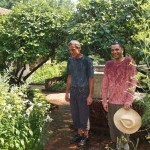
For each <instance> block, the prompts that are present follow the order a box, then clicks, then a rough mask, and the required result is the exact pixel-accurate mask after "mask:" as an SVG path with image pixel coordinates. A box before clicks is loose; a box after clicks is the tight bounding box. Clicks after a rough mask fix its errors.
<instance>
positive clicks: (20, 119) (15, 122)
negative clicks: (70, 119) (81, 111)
mask: <svg viewBox="0 0 150 150" xmlns="http://www.w3.org/2000/svg"><path fill="white" fill-rule="evenodd" d="M7 81H8V77H7V76H6V75H4V76H1V75H0V111H1V114H0V149H5V150H17V149H18V150H27V149H30V150H31V149H32V150H38V149H41V148H42V147H43V144H41V143H43V141H42V138H41V137H42V134H43V132H44V127H45V122H46V118H49V116H47V115H48V114H47V113H46V109H47V107H49V106H48V104H47V102H46V98H45V96H44V95H43V94H41V93H40V92H39V91H38V90H30V89H28V88H27V85H22V86H21V87H17V86H12V87H11V88H10V87H9V85H8V83H7Z"/></svg>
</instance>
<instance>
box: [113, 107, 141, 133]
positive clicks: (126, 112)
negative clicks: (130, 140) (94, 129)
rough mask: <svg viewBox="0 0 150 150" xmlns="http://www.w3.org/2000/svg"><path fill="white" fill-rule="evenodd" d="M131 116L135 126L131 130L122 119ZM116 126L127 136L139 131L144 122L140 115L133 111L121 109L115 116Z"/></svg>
mask: <svg viewBox="0 0 150 150" xmlns="http://www.w3.org/2000/svg"><path fill="white" fill-rule="evenodd" d="M125 115H126V116H129V119H132V120H134V125H133V126H132V127H131V128H127V127H125V126H124V125H123V124H122V122H121V118H122V117H123V116H125ZM114 124H115V126H116V127H117V128H118V130H120V131H121V132H123V133H126V134H133V133H135V132H136V131H138V130H139V128H140V127H141V124H142V120H141V117H140V115H139V114H138V113H137V112H136V111H135V110H133V109H131V108H130V109H129V110H125V109H124V108H120V109H119V110H118V111H117V112H116V113H115V115H114Z"/></svg>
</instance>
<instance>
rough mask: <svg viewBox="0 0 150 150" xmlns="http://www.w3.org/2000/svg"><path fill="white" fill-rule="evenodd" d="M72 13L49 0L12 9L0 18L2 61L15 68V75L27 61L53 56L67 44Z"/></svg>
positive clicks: (34, 0)
mask: <svg viewBox="0 0 150 150" xmlns="http://www.w3.org/2000/svg"><path fill="white" fill-rule="evenodd" d="M70 15H71V13H70V12H69V11H65V9H64V8H61V7H59V6H57V7H54V6H50V5H49V3H48V2H47V1H46V0H31V1H27V2H24V3H19V4H18V5H16V7H14V9H13V10H12V12H11V13H10V14H9V15H7V16H5V17H3V18H1V19H0V32H1V34H0V43H1V45H0V54H1V55H2V56H3V57H2V58H3V59H2V60H1V61H2V62H1V64H3V65H5V67H6V66H9V65H10V63H11V64H12V62H13V65H14V66H15V67H14V76H15V77H16V75H17V73H18V72H19V70H20V69H21V68H22V67H23V66H24V65H25V64H27V63H30V64H31V63H35V61H36V60H37V59H38V58H43V60H44V59H48V58H49V57H51V58H54V56H55V50H56V48H58V47H59V46H60V45H62V44H64V42H65V39H66V36H67V35H68V30H67V28H66V23H67V20H68V19H69V16H70Z"/></svg>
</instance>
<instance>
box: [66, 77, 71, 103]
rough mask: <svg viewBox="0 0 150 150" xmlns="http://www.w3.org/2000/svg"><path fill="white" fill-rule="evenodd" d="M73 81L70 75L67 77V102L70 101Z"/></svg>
mask: <svg viewBox="0 0 150 150" xmlns="http://www.w3.org/2000/svg"><path fill="white" fill-rule="evenodd" d="M71 79H72V77H71V75H68V77H67V85H66V95H65V100H66V101H67V102H69V101H70V97H69V93H70V86H71Z"/></svg>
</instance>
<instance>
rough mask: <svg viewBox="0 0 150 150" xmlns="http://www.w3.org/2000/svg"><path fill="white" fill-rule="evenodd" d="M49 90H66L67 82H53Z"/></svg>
mask: <svg viewBox="0 0 150 150" xmlns="http://www.w3.org/2000/svg"><path fill="white" fill-rule="evenodd" d="M48 90H50V91H54V92H64V91H65V90H66V82H64V81H60V82H58V83H53V84H52V86H51V87H50V88H49V89H48Z"/></svg>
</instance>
